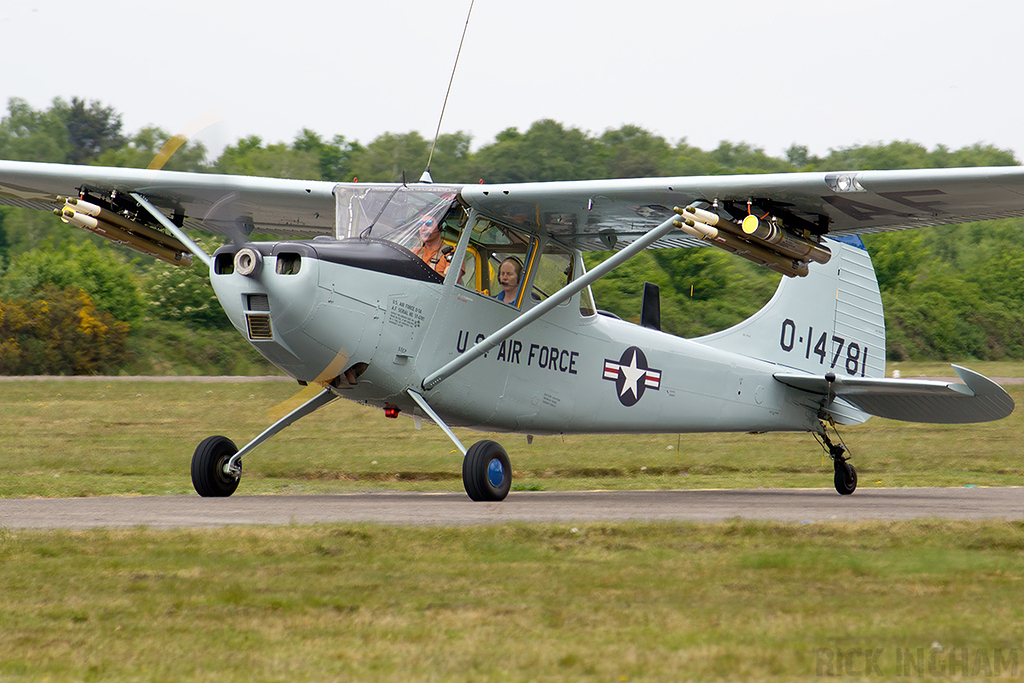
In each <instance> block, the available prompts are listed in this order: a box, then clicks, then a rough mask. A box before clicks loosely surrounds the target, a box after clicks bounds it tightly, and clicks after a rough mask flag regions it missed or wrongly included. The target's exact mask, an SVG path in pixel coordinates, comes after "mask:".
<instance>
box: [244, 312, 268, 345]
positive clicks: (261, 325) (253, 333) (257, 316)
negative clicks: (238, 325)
mask: <svg viewBox="0 0 1024 683" xmlns="http://www.w3.org/2000/svg"><path fill="white" fill-rule="evenodd" d="M245 321H246V323H247V324H248V326H249V339H273V338H274V333H273V332H272V331H271V329H270V316H269V315H265V314H261V313H246V314H245Z"/></svg>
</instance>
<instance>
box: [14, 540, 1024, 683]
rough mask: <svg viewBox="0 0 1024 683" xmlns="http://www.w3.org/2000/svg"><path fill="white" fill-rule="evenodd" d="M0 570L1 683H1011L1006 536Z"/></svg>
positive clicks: (309, 550)
mask: <svg viewBox="0 0 1024 683" xmlns="http://www.w3.org/2000/svg"><path fill="white" fill-rule="evenodd" d="M0 560H2V561H0V592H2V594H3V596H4V600H3V604H2V606H0V621H2V624H3V628H2V629H0V680H3V681H28V680H31V681H41V680H50V681H82V680H84V681H89V680H96V681H138V680H144V681H183V680H189V681H531V682H532V681H676V680H712V681H713V680H747V681H750V680H807V679H812V678H819V677H827V676H829V675H832V676H842V677H844V678H846V677H847V676H853V678H852V679H850V680H907V679H908V678H909V679H911V680H915V679H916V680H920V679H926V680H935V679H943V678H951V677H955V678H961V677H963V676H960V675H958V674H962V673H964V672H966V673H967V674H968V675H967V676H966V678H972V676H973V675H974V674H980V675H981V676H984V675H986V674H987V675H994V674H999V675H1001V676H1012V677H1014V678H1017V677H1019V676H1020V675H1022V674H1024V605H1022V603H1021V600H1020V596H1021V594H1022V591H1024V527H1022V525H1021V524H1020V523H1006V522H999V523H996V522H993V523H971V524H968V523H956V522H946V523H930V522H917V523H860V524H822V525H782V524H762V523H755V522H729V523H723V524H717V525H694V524H651V525H643V524H617V525H605V524H595V525H587V526H580V527H576V528H567V527H563V526H551V525H535V526H520V525H507V526H498V527H478V528H447V529H446V528H430V529H413V528H389V527H375V526H361V525H359V526H350V525H343V526H342V525H338V526H334V525H330V526H312V527H283V528H274V529H265V528H228V529H220V530H190V531H178V532H156V531H147V530H134V531H89V532H17V533H10V532H0ZM965 662H966V666H965Z"/></svg>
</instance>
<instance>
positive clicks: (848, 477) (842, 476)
mask: <svg viewBox="0 0 1024 683" xmlns="http://www.w3.org/2000/svg"><path fill="white" fill-rule="evenodd" d="M856 490H857V470H855V469H854V468H853V465H851V464H849V463H846V462H844V463H842V464H837V465H836V491H838V492H839V495H841V496H848V495H850V494H851V493H853V492H854V491H856Z"/></svg>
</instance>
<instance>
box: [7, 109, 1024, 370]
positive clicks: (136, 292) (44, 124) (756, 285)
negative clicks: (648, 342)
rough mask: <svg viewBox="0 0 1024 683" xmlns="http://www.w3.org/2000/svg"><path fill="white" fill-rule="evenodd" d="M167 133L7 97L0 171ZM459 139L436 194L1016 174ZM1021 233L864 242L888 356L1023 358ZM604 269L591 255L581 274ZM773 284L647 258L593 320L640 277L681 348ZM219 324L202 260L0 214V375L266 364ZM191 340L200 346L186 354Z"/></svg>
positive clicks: (398, 146)
mask: <svg viewBox="0 0 1024 683" xmlns="http://www.w3.org/2000/svg"><path fill="white" fill-rule="evenodd" d="M171 138H172V135H171V134H169V133H168V132H166V131H164V130H162V129H160V128H157V127H146V128H143V129H142V130H139V131H137V132H135V133H133V134H132V133H126V132H125V131H124V130H123V125H122V121H121V115H120V114H119V113H118V112H117V111H116V110H115V109H114V108H112V107H110V106H105V105H103V104H101V103H99V102H95V101H91V102H90V101H85V100H82V99H79V98H73V99H72V100H70V101H65V100H62V99H57V100H54V102H53V103H52V105H51V106H50V107H49V108H47V109H45V110H35V109H33V108H32V107H30V106H29V105H28V104H27V103H26V102H24V101H23V100H19V99H12V100H10V101H9V103H8V110H7V114H6V115H5V116H4V117H3V119H2V120H0V158H2V159H13V160H27V161H46V162H58V163H72V164H93V165H101V166H125V167H146V166H147V165H149V164H150V162H151V161H152V160H153V159H154V158H155V157H156V156H157V154H158V153H159V152H160V151H161V149H162V148H163V147H164V145H165V144H166V143H167V142H168V141H169V140H171ZM472 142H473V140H472V138H471V136H470V135H469V134H466V133H463V132H457V133H452V134H447V135H442V136H440V137H439V138H438V140H437V143H436V149H435V151H434V154H433V159H432V163H431V169H430V170H431V173H432V175H433V177H434V179H435V180H436V181H438V182H476V181H477V180H484V181H486V182H528V181H545V180H586V179H592V178H626V177H645V176H646V177H653V176H681V175H720V174H732V173H783V172H796V171H812V170H819V171H821V170H830V171H831V170H858V169H869V168H870V169H899V168H943V167H962V166H1004V165H1016V164H1018V161H1017V159H1016V158H1015V156H1014V154H1013V153H1012V152H1011V151H1009V150H1002V149H998V148H996V147H993V146H991V145H983V144H976V145H973V146H968V147H963V148H961V149H957V150H952V149H949V148H946V147H944V146H941V145H939V146H937V147H935V148H934V149H931V150H929V149H926V148H925V147H924V146H922V145H920V144H917V143H914V142H909V141H894V142H888V143H877V144H872V145H858V146H853V147H846V148H839V149H832V150H829V152H828V153H827V154H826V155H825V156H821V157H819V156H815V155H813V154H811V153H810V152H809V150H808V149H807V148H806V147H803V146H800V145H797V144H794V145H792V146H791V147H790V148H789V149H788V150H787V151H786V153H785V156H784V157H783V158H779V157H772V156H770V155H768V154H766V153H765V152H764V150H763V149H761V148H758V147H755V146H752V145H750V144H748V143H745V142H740V143H734V142H728V141H723V142H721V143H720V144H719V145H718V147H717V148H715V149H713V150H702V149H699V148H697V147H694V146H692V145H690V144H689V143H688V142H687V141H686V139H685V138H683V139H681V140H677V141H669V140H666V139H665V138H663V137H661V136H658V135H654V134H652V133H650V132H649V131H646V130H644V129H643V128H641V127H639V126H634V125H625V126H622V127H621V128H618V129H615V130H607V131H604V132H603V133H600V134H593V133H590V132H587V131H582V130H580V129H578V128H574V127H571V126H566V125H564V124H562V123H559V122H557V121H553V120H549V119H544V120H540V121H536V122H534V123H533V124H532V125H531V126H530V127H529V128H528V129H526V130H524V131H520V130H519V129H517V128H509V129H506V130H504V131H502V132H501V133H499V134H498V135H497V136H496V138H495V139H494V140H493V141H491V142H488V143H486V144H483V145H481V146H480V147H479V148H478V149H477V150H476V151H473V149H472ZM430 146H431V143H430V141H429V140H427V139H426V138H424V137H423V136H422V135H420V134H419V133H418V132H415V131H412V132H407V133H391V132H388V133H384V134H382V135H379V136H378V137H377V138H375V139H374V140H372V141H370V142H368V143H366V144H363V143H360V142H358V141H355V140H349V139H347V138H345V137H344V136H342V135H334V136H333V137H331V138H329V139H328V138H325V137H324V136H322V135H321V134H319V133H317V132H314V131H312V130H309V129H307V128H304V129H302V130H300V131H299V132H298V133H297V134H296V136H295V139H294V140H292V141H291V142H272V143H268V142H265V141H264V140H263V139H261V138H260V137H258V136H248V137H245V138H242V139H240V140H238V141H237V142H235V143H234V144H232V145H229V146H227V147H226V148H225V149H224V150H223V151H222V152H221V153H220V155H219V156H218V157H217V158H216V159H212V160H211V159H208V154H207V150H206V149H205V148H204V147H203V145H202V144H199V143H196V142H192V141H186V142H185V143H184V144H182V145H181V146H180V147H178V149H177V150H176V151H175V153H174V154H173V155H171V156H170V158H169V159H167V160H166V162H165V163H164V166H163V168H165V169H168V170H181V171H192V172H199V173H230V174H243V175H258V176H272V177H282V178H305V179H319V180H330V181H351V180H353V179H358V180H361V181H396V180H401V179H402V178H403V177H405V178H408V179H409V180H410V181H412V180H415V179H417V178H418V177H419V175H420V173H421V172H422V170H423V169H424V167H425V165H426V160H427V157H428V155H429V152H430ZM1022 229H1024V221H1022V220H1021V219H1007V220H1001V221H991V222H986V223H978V224H966V225H957V226H946V227H940V228H930V229H923V230H914V231H906V232H898V233H885V234H880V235H869V236H867V237H866V238H865V242H866V243H867V244H868V247H869V251H870V252H871V254H872V257H873V260H874V262H875V266H876V271H877V273H878V277H879V283H880V286H881V289H882V298H883V303H884V304H885V309H886V319H887V326H888V348H887V355H888V357H889V358H890V359H891V360H902V359H949V360H969V359H972V358H974V359H999V358H1024V338H1022V337H1024V333H1022V329H1024V325H1022V323H1024V287H1021V286H1019V285H1020V284H1021V283H1020V282H1018V280H1020V279H1021V278H1024V247H1022V246H1021V245H1020V235H1021V234H1022ZM210 247H211V249H212V248H215V245H210ZM606 256H607V255H603V254H600V253H595V254H588V255H587V259H588V263H589V264H590V265H593V264H594V263H596V262H599V261H600V260H601V259H602V258H605V257H606ZM777 280H778V276H776V275H774V274H773V273H771V272H770V271H767V270H765V269H762V268H757V267H756V266H753V265H752V264H749V263H748V262H746V261H743V260H742V259H736V258H734V257H731V256H729V255H727V254H725V253H722V252H719V251H718V250H714V249H683V250H657V251H648V252H646V253H644V254H642V255H641V256H640V257H638V258H637V259H634V260H633V261H631V262H630V263H627V264H625V265H624V266H622V267H620V268H619V269H617V270H616V271H615V272H613V273H612V274H610V275H609V276H607V277H605V278H603V279H602V280H601V281H599V282H598V283H596V285H595V286H594V293H595V298H596V299H597V302H598V306H599V307H600V308H604V309H606V310H609V311H611V312H613V313H615V314H617V315H619V316H621V317H623V318H626V319H634V320H636V319H637V318H638V317H639V311H640V294H641V290H642V286H643V282H644V281H651V282H654V283H656V284H658V285H660V286H661V287H662V321H663V327H664V329H665V330H666V331H669V332H672V333H674V334H679V335H683V336H696V335H700V334H706V333H708V332H711V331H714V330H717V329H722V328H723V327H726V326H728V325H731V324H734V323H736V322H738V321H739V320H742V319H743V318H745V317H747V316H748V315H750V314H751V313H753V312H754V311H755V310H757V308H759V307H760V306H761V305H763V304H764V302H765V301H767V299H768V298H769V297H770V296H771V293H772V291H774V288H775V286H776V284H777ZM229 327H230V326H229V324H228V323H227V320H226V318H225V316H224V315H223V313H222V311H221V310H220V306H219V304H218V303H217V302H216V299H215V298H214V297H213V293H212V290H211V288H210V287H209V285H208V283H207V276H206V273H205V272H204V269H203V267H202V265H201V264H199V265H197V266H193V267H192V268H184V269H183V268H175V267H172V266H166V265H164V264H161V263H159V262H155V261H151V260H149V259H141V258H138V257H137V256H136V255H134V253H133V252H125V251H124V250H122V249H120V248H118V247H115V246H112V245H110V244H108V243H106V242H105V241H103V240H99V239H98V238H95V237H93V236H91V235H88V234H87V233H85V232H84V231H77V230H72V229H69V228H68V227H67V226H65V225H63V224H62V223H61V222H60V221H59V220H57V219H56V217H54V216H50V215H48V214H44V213H42V212H34V211H27V210H20V209H15V208H11V207H3V208H0V373H8V374H21V373H69V374H70V373H97V372H117V371H126V372H136V371H139V372H146V371H149V372H159V371H161V370H163V371H170V372H175V371H183V372H190V371H191V372H244V371H246V370H247V369H250V368H256V369H259V370H263V369H265V366H261V365H260V360H258V359H254V358H253V355H252V353H250V352H248V351H247V350H246V348H245V346H244V342H242V343H241V344H240V343H239V342H238V340H237V339H236V340H234V341H231V342H227V341H225V339H226V338H228V337H230V336H232V333H231V332H229V331H228V329H229ZM220 332H223V335H225V336H224V337H221V336H218V334H219V333H220ZM210 335H213V336H210ZM204 339H205V340H208V341H206V342H204V341H202V340H204ZM203 343H208V344H209V345H210V348H205V347H203V348H200V346H199V345H200V344H203ZM154 359H155V360H154ZM161 359H162V360H161ZM185 359H187V360H185ZM197 359H200V360H204V359H205V361H204V362H205V364H203V363H198V364H197Z"/></svg>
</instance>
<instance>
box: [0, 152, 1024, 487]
mask: <svg viewBox="0 0 1024 683" xmlns="http://www.w3.org/2000/svg"><path fill="white" fill-rule="evenodd" d="M0 201H3V202H4V203H7V204H11V205H16V206H23V207H31V208H36V209H43V210H47V211H55V212H57V213H58V214H60V215H61V216H62V217H63V219H64V220H65V221H66V222H67V223H70V224H72V225H75V226H79V227H82V228H85V229H88V230H91V231H93V232H95V233H97V234H99V235H102V236H104V237H107V238H109V239H111V240H113V241H114V242H118V243H121V244H124V245H126V246H130V247H132V248H135V249H137V250H139V251H142V252H144V253H148V254H151V255H153V256H156V257H158V258H161V259H164V260H167V261H170V262H171V263H180V264H187V263H190V262H191V260H192V257H193V256H194V257H196V258H199V259H201V260H202V261H203V262H204V263H205V264H206V265H207V266H209V269H210V281H211V282H212V285H213V288H214V290H215V291H216V294H217V297H218V298H219V299H220V302H221V304H222V305H223V307H224V310H225V312H226V313H227V315H228V317H229V318H230V319H231V321H232V323H233V324H234V326H235V327H236V328H237V329H238V331H239V332H240V333H241V334H242V335H244V336H245V337H246V339H248V340H249V341H250V342H251V343H252V345H253V346H254V347H255V348H256V349H257V350H258V351H259V352H260V353H261V354H263V355H264V356H265V357H266V358H267V359H269V360H270V361H271V362H272V363H274V365H276V366H277V367H278V368H280V369H281V370H282V371H283V372H285V373H287V374H288V375H290V376H291V377H293V378H295V379H296V380H298V382H299V383H300V384H303V385H309V386H312V387H315V388H317V389H318V393H317V394H316V395H315V396H314V397H313V398H312V399H310V400H308V401H307V402H306V403H305V404H303V405H302V406H300V407H299V408H297V409H295V410H294V411H293V412H292V413H290V414H289V415H287V416H285V417H284V418H282V419H281V420H280V421H278V422H277V423H275V424H273V425H272V426H270V427H269V428H268V429H267V430H266V431H265V432H263V433H262V434H260V435H258V436H256V437H255V438H254V439H253V440H252V441H250V442H249V443H248V444H246V445H244V446H243V447H242V448H241V449H239V448H237V447H236V446H235V444H234V443H233V442H232V441H231V440H229V439H228V438H227V437H224V436H212V437H210V438H208V439H206V440H205V441H203V442H202V443H201V444H199V446H198V448H197V449H196V451H195V453H194V455H193V459H192V468H191V472H192V481H193V484H194V485H195V489H196V491H197V492H198V493H199V494H200V495H202V496H228V495H231V494H232V493H233V492H234V491H235V489H236V487H237V486H238V483H239V479H240V477H241V472H242V460H243V458H245V457H248V456H249V454H250V453H251V452H252V451H253V449H255V448H256V447H257V446H258V445H260V444H261V443H263V442H264V441H265V440H266V439H268V438H269V437H271V436H272V435H274V434H276V433H277V432H278V431H280V430H281V429H283V428H285V427H286V426H288V425H290V424H292V423H293V422H294V421H296V420H298V419H299V418H301V417H303V416H304V415H307V414H309V413H311V412H313V411H315V410H318V409H319V408H322V407H323V406H325V405H327V404H328V403H330V402H332V401H334V400H335V399H337V398H338V397H343V398H348V399H350V400H353V401H356V402H358V403H361V404H364V405H368V406H374V407H377V408H381V409H383V411H384V413H385V415H386V416H388V417H394V416H397V415H398V414H399V413H405V414H406V415H410V416H413V417H414V418H415V419H416V420H417V423H418V422H419V420H421V419H422V418H423V417H426V418H428V419H430V420H431V421H433V422H434V423H436V424H437V425H438V426H440V427H441V429H443V430H444V431H445V433H446V434H447V435H448V436H449V437H450V438H451V440H452V441H453V442H454V443H455V445H456V446H457V447H458V448H459V450H460V451H461V452H462V453H464V455H465V458H464V461H463V466H462V476H463V482H464V484H465V488H466V492H467V493H468V494H469V496H470V498H472V499H473V500H491V501H496V500H502V499H504V498H505V496H506V495H507V494H508V492H509V489H510V486H511V479H512V467H511V464H510V461H509V457H508V455H507V454H506V451H505V450H504V449H503V448H502V447H501V446H500V445H499V444H498V443H496V442H494V441H490V440H483V441H479V442H477V443H475V444H473V445H471V446H470V447H469V448H468V449H467V448H466V447H465V446H463V444H462V443H461V442H460V440H459V439H458V438H457V437H456V435H455V434H454V433H453V432H452V429H451V428H452V427H469V428H476V429H481V430H488V431H499V432H520V433H526V434H529V435H533V434H557V433H574V432H575V433H629V432H667V433H674V432H769V431H807V432H811V433H813V434H815V435H817V437H818V438H819V439H820V441H821V443H822V445H823V446H824V447H825V448H826V449H827V451H828V453H829V454H830V456H831V457H832V460H833V462H834V470H835V487H836V490H837V491H838V492H839V493H841V494H850V493H853V491H854V489H855V488H856V486H857V474H856V471H855V469H854V468H853V466H852V465H851V464H850V463H849V462H848V457H847V455H846V454H845V448H844V446H843V445H842V444H841V443H835V442H833V441H832V440H831V439H830V437H829V436H828V434H827V432H826V428H827V427H828V426H834V425H836V424H839V425H852V424H858V423H861V422H864V421H865V420H867V419H868V418H869V417H870V416H872V415H878V416H882V417H886V418H891V419H897V420H910V421H918V422H936V423H958V422H976V421H985V420H997V419H1000V418H1002V417H1005V416H1007V415H1009V414H1010V413H1011V412H1012V410H1013V407H1014V405H1013V400H1012V399H1011V398H1010V397H1009V396H1008V395H1007V394H1006V392H1005V391H1003V390H1002V389H1001V388H1000V387H999V386H998V385H996V384H995V383H993V382H992V381H991V380H989V379H987V378H985V377H983V376H981V375H979V374H976V373H974V372H972V371H970V370H967V369H965V368H961V367H955V366H954V367H955V370H956V373H957V374H958V375H959V376H960V379H961V380H962V383H959V382H957V383H945V382H936V381H925V380H905V379H902V380H901V379H887V378H885V377H884V369H885V321H884V318H883V312H882V304H881V299H880V297H879V292H878V285H877V282H876V280H875V274H874V269H873V267H872V265H871V259H870V257H869V255H868V253H867V251H866V250H865V248H864V246H863V244H862V242H861V241H860V239H859V238H858V237H857V235H858V234H862V233H869V232H875V231H883V230H898V229H904V228H914V227H921V226H931V225H938V224H945V223H959V222H965V221H978V220H985V219H993V218H1001V217H1008V216H1019V215H1022V214H1024V169H1021V168H1019V167H1018V168H974V169H942V170H918V171H859V172H841V173H799V174H775V175H750V176H722V177H693V178H654V179H630V180H594V181H578V182H546V183H525V184H508V185H484V184H480V185H440V184H433V183H429V182H421V183H417V184H411V185H406V184H376V183H359V184H350V183H332V182H312V181H311V182H305V181H298V180H275V179H265V178H250V177H239V176H223V175H206V174H192V173H177V172H163V171H146V170H133V169H120V168H96V167H86V166H66V165H54V164H37V163H24V162H0ZM182 228H194V229H199V230H206V231H210V232H213V233H218V234H221V235H223V236H225V237H229V238H230V239H231V242H230V243H228V244H226V246H223V247H221V248H220V249H218V250H217V251H216V253H215V254H213V255H212V256H210V255H207V254H206V253H204V252H203V251H202V250H201V249H200V248H199V247H197V246H196V245H195V244H194V243H193V242H192V241H191V240H190V239H189V237H188V235H187V234H186V233H185V232H184V231H183V230H182ZM253 233H269V234H273V235H285V236H289V237H292V238H295V239H289V240H283V241H272V242H267V241H250V237H249V236H250V235H252V234H253ZM706 245H710V246H716V247H720V248H722V249H725V250H727V251H729V252H732V253H734V254H736V255H737V256H741V257H743V258H747V259H750V260H751V261H754V262H756V263H758V264H761V265H763V266H765V267H767V268H771V269H773V270H775V271H778V272H780V273H782V274H783V275H784V276H785V277H783V278H782V281H781V283H780V285H779V287H778V290H777V291H776V293H775V295H774V297H773V298H772V299H771V300H770V301H769V302H768V303H767V304H766V305H765V306H764V308H763V309H762V310H760V311H759V312H757V313H756V314H755V315H753V316H752V317H751V318H749V319H748V320H746V321H744V322H742V323H740V324H738V325H736V326H735V327H733V328H731V329H726V330H724V331H721V332H718V333H715V334H711V335H708V336H705V337H701V338H697V339H682V338H679V337H676V336H673V335H671V334H667V333H665V332H662V331H660V329H659V313H658V310H659V309H658V303H657V292H656V291H655V290H654V289H653V288H649V289H648V290H647V291H646V292H645V300H644V305H643V312H642V315H641V324H640V325H635V324H631V323H628V322H625V321H623V320H619V319H616V318H615V317H614V316H609V315H605V314H602V313H601V311H599V310H598V309H597V307H596V306H595V304H594V301H593V298H592V295H591V293H590V289H589V285H590V284H591V282H593V281H594V280H596V279H597V278H599V277H601V276H602V275H604V274H605V273H607V272H608V271H610V270H611V269H612V268H614V267H616V266H617V265H619V264H621V263H622V262H624V261H625V260H627V259H629V258H631V257H632V256H634V255H635V254H637V253H638V252H639V251H641V250H643V249H658V248H670V249H672V248H685V247H696V246H706ZM414 250H416V251H418V252H419V253H420V255H417V253H414ZM586 250H613V251H615V253H614V254H613V255H612V256H611V257H610V258H609V259H608V260H606V261H604V262H603V263H601V264H600V265H599V266H597V267H595V268H594V269H593V270H591V271H590V272H587V271H586V270H585V268H584V265H583V259H582V252H583V251H586ZM428 256H429V257H428ZM499 293H500V294H501V300H499V299H498V298H496V295H498V294H499Z"/></svg>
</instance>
